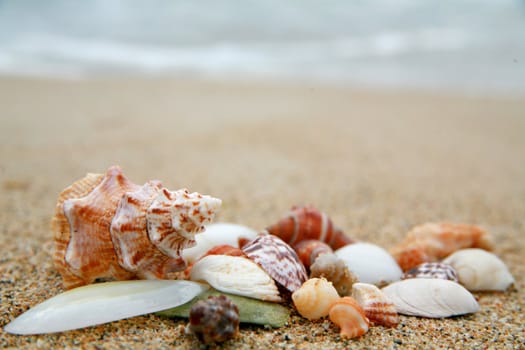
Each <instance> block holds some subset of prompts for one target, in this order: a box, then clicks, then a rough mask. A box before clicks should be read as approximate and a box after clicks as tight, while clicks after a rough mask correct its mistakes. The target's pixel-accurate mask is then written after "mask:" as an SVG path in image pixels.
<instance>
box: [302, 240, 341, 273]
mask: <svg viewBox="0 0 525 350" xmlns="http://www.w3.org/2000/svg"><path fill="white" fill-rule="evenodd" d="M293 249H294V250H295V252H296V253H297V256H298V257H299V259H300V260H301V262H302V263H303V265H304V267H306V269H309V268H310V265H312V264H313V263H314V261H315V259H317V257H318V256H319V255H321V254H325V253H333V252H334V251H333V249H332V248H330V246H329V245H328V244H326V243H325V242H322V241H319V240H317V239H306V240H304V241H300V242H298V243H297V244H295V245H294V246H293Z"/></svg>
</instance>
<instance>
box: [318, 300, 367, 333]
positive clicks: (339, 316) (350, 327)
mask: <svg viewBox="0 0 525 350" xmlns="http://www.w3.org/2000/svg"><path fill="white" fill-rule="evenodd" d="M328 317H329V318H330V321H332V322H333V323H335V324H336V325H337V326H339V327H340V328H341V332H340V334H341V337H342V338H357V337H360V336H362V335H363V334H365V333H366V332H367V331H368V326H369V320H368V318H367V317H366V315H365V312H364V310H363V308H362V307H361V306H359V304H358V303H357V301H356V300H355V299H354V298H352V297H342V298H340V299H337V300H336V301H335V302H333V303H332V305H331V306H330V311H329V314H328Z"/></svg>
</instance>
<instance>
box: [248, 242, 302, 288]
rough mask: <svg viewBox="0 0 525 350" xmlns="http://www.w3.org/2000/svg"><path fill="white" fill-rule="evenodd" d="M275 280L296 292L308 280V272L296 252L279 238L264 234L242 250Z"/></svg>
mask: <svg viewBox="0 0 525 350" xmlns="http://www.w3.org/2000/svg"><path fill="white" fill-rule="evenodd" d="M242 250H243V252H244V253H246V255H247V256H248V257H249V258H250V259H252V260H253V261H255V262H256V263H257V264H259V265H260V266H261V267H262V268H263V269H264V270H265V271H266V272H267V273H268V274H269V275H270V276H271V277H272V278H273V279H274V280H276V281H277V282H278V283H280V284H281V285H283V286H284V287H285V288H286V289H288V290H289V291H290V292H292V293H293V292H295V291H296V290H297V289H299V288H300V287H301V285H302V284H303V283H304V282H305V281H306V280H307V278H308V277H307V275H306V270H305V268H304V266H303V264H302V263H301V261H300V260H299V258H298V257H297V254H296V253H295V251H294V250H293V249H292V248H291V247H290V246H289V245H288V244H286V243H285V242H284V241H283V240H282V239H280V238H279V237H276V236H273V235H268V234H262V235H259V236H258V237H257V238H256V239H254V240H253V241H251V242H250V243H248V244H246V245H245V246H244V247H243V248H242Z"/></svg>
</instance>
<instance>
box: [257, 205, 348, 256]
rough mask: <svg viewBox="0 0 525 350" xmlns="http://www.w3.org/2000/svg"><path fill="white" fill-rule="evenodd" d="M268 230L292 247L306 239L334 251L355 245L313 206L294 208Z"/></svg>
mask: <svg viewBox="0 0 525 350" xmlns="http://www.w3.org/2000/svg"><path fill="white" fill-rule="evenodd" d="M266 230H267V231H268V232H269V233H271V234H272V235H276V236H278V237H280V238H281V239H282V240H283V241H285V242H286V243H288V244H290V245H294V244H296V243H297V242H300V241H303V240H305V239H318V240H320V241H323V242H325V243H327V244H328V245H329V246H330V247H332V249H338V248H341V247H343V246H345V245H347V244H350V243H353V240H351V239H350V238H349V237H348V236H346V235H345V234H344V233H343V231H341V230H340V229H338V228H336V227H334V225H333V223H332V220H330V218H329V217H328V216H327V215H326V214H325V213H322V212H321V211H319V210H318V209H316V208H314V207H312V206H305V207H293V208H292V210H291V211H290V212H289V213H288V215H286V216H285V217H284V218H282V219H281V220H279V222H277V223H276V224H274V225H272V226H269V227H268V228H266Z"/></svg>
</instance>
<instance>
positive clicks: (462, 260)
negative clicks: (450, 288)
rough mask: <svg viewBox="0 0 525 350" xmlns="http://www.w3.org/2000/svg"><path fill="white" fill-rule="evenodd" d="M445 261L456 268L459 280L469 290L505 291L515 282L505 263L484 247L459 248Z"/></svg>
mask: <svg viewBox="0 0 525 350" xmlns="http://www.w3.org/2000/svg"><path fill="white" fill-rule="evenodd" d="M443 262H444V263H447V264H450V265H452V266H453V267H454V268H455V269H456V271H457V273H458V278H459V282H460V283H461V284H462V285H464V286H465V288H467V289H468V290H472V291H479V290H484V291H489V290H497V291H504V290H505V289H507V288H508V287H509V286H510V285H511V284H512V283H514V277H512V275H511V273H510V272H509V269H508V268H507V266H506V265H505V263H504V262H503V261H501V259H500V258H498V257H497V256H496V255H494V254H492V253H489V252H487V251H485V250H482V249H476V248H472V249H463V250H458V251H457V252H455V253H454V254H452V255H450V256H449V257H447V258H446V259H445V260H443Z"/></svg>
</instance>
